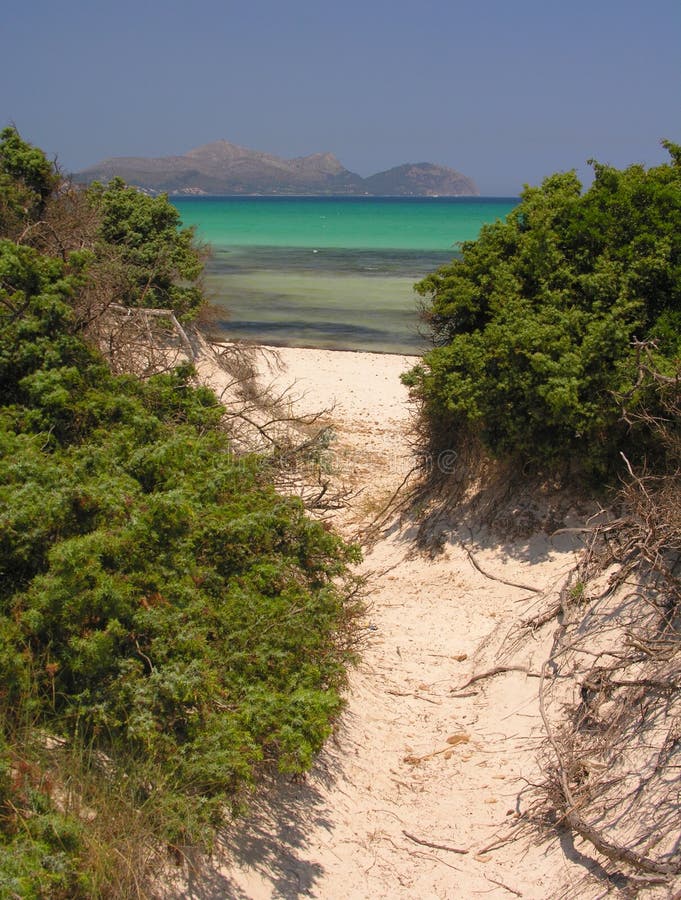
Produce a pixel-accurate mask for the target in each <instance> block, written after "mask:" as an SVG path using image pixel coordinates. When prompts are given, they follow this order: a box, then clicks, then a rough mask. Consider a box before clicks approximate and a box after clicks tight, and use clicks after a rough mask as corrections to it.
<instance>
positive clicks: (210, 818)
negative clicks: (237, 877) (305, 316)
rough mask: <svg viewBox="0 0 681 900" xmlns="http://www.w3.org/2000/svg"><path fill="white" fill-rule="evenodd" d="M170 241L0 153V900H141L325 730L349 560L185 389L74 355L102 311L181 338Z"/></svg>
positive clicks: (298, 764) (188, 273)
mask: <svg viewBox="0 0 681 900" xmlns="http://www.w3.org/2000/svg"><path fill="white" fill-rule="evenodd" d="M179 224H180V223H179V217H178V214H177V212H176V210H175V209H174V208H173V207H172V206H171V205H170V204H169V203H168V201H167V200H166V199H165V198H164V197H158V198H151V197H148V196H145V195H144V194H142V193H139V192H137V191H135V190H133V189H130V188H127V187H126V186H125V185H124V184H123V183H122V182H121V181H114V182H112V183H111V184H109V185H108V186H106V187H105V186H102V185H93V186H91V187H90V188H87V189H82V188H77V189H76V188H73V187H71V186H70V185H69V184H68V183H67V182H66V181H65V180H64V179H63V178H61V176H60V175H59V173H58V172H57V171H56V170H55V168H54V166H53V165H51V164H50V162H49V161H48V160H47V159H46V158H45V156H44V154H43V153H42V152H41V151H40V150H38V149H36V148H34V147H32V146H30V145H28V144H27V143H25V142H24V141H23V140H22V139H21V138H20V136H19V135H18V134H17V132H16V131H15V130H14V129H12V128H7V129H5V130H4V131H3V132H2V134H1V135H0V238H1V239H0V385H1V386H2V395H1V399H2V407H1V409H0V570H1V572H2V579H1V581H0V724H1V728H0V896H3V897H25V898H30V897H64V898H66V897H69V898H74V897H79V896H83V897H95V896H118V897H130V896H136V895H138V894H139V895H142V893H143V892H144V885H145V883H146V880H147V879H148V878H149V877H150V875H151V873H153V872H154V871H155V870H157V869H158V866H159V865H160V864H162V863H163V861H164V859H166V858H167V855H168V852H170V851H172V852H173V853H175V854H176V855H177V854H181V853H182V850H183V848H184V847H185V846H187V845H194V846H197V845H198V846H203V847H207V846H210V843H211V839H212V836H213V834H214V831H215V829H216V827H217V826H218V825H219V824H220V822H221V821H222V820H223V818H224V816H225V814H226V813H228V811H229V810H233V811H234V810H238V809H239V807H240V806H241V805H242V804H243V802H244V801H245V800H246V799H247V796H248V793H249V791H250V790H251V788H252V785H253V784H254V783H255V782H256V781H257V779H258V776H259V775H260V774H262V773H263V772H264V771H267V770H268V769H272V768H274V769H279V770H280V771H283V772H287V773H291V774H296V773H300V772H302V771H304V770H305V769H306V768H307V767H308V766H309V765H310V762H311V760H312V757H313V755H314V753H315V751H316V750H318V749H319V747H320V746H321V744H322V743H323V741H324V739H325V738H326V737H327V736H328V734H329V733H330V730H331V727H332V723H333V721H334V719H335V717H336V716H337V715H338V712H339V709H340V707H341V698H340V690H341V687H342V685H343V682H344V677H345V671H346V667H347V666H348V664H349V661H350V658H351V655H352V653H351V650H352V621H353V615H354V612H355V601H354V600H352V599H350V598H351V596H352V595H353V590H352V587H351V586H350V582H349V575H348V564H349V563H351V562H352V561H354V560H356V559H357V550H356V549H355V548H354V547H352V546H348V545H346V544H344V543H343V542H342V541H341V540H340V539H339V538H338V537H336V536H335V535H334V534H333V533H332V532H331V531H330V530H329V529H327V528H325V527H323V525H322V524H321V523H319V522H316V521H313V520H312V519H311V518H310V517H309V516H308V515H307V513H306V511H305V509H304V508H303V505H302V504H301V502H300V501H299V500H297V499H293V498H287V497H284V496H282V495H281V494H280V493H277V492H276V491H275V489H274V487H273V483H272V473H271V468H270V467H269V466H268V464H267V461H266V460H265V459H263V457H261V456H256V455H249V454H241V455H237V454H236V453H235V452H234V450H233V447H232V443H231V441H230V434H229V427H228V425H227V421H228V420H227V418H226V412H225V409H224V407H223V406H222V405H221V404H220V403H219V402H218V399H217V397H216V396H215V394H213V393H212V392H211V391H210V390H208V389H206V388H203V387H200V386H197V384H196V383H195V378H194V373H193V370H192V367H191V366H190V365H188V364H185V365H182V366H179V367H175V368H172V369H171V370H170V371H168V372H163V373H161V374H157V375H152V376H150V377H148V378H144V379H141V378H139V377H136V376H133V375H126V374H113V372H112V370H111V366H110V365H109V364H108V362H107V360H106V358H105V357H104V356H103V355H102V353H101V352H100V350H99V349H98V347H97V346H96V344H97V341H96V340H95V339H94V337H93V336H96V337H97V338H98V339H101V335H102V332H103V330H105V329H103V327H102V325H101V323H102V322H104V321H105V320H106V315H107V311H108V310H109V309H110V308H111V307H112V305H122V306H125V307H132V306H136V305H143V306H146V307H150V308H159V307H161V308H165V309H168V310H171V311H172V312H173V313H174V315H175V316H176V317H177V319H178V320H180V321H185V322H186V321H188V320H190V319H191V318H192V317H195V316H196V314H197V313H198V311H199V310H200V308H201V304H202V300H203V298H202V292H201V283H200V276H201V271H202V255H201V252H200V250H199V249H198V248H197V247H196V245H195V242H194V238H193V234H192V232H191V231H189V230H183V229H181V228H180V227H179Z"/></svg>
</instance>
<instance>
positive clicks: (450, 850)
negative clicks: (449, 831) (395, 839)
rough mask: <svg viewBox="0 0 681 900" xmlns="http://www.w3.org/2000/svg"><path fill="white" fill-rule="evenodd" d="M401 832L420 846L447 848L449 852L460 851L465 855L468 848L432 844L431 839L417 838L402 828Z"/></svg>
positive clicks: (434, 848)
mask: <svg viewBox="0 0 681 900" xmlns="http://www.w3.org/2000/svg"><path fill="white" fill-rule="evenodd" d="M402 834H403V835H404V836H405V837H406V838H409V840H410V841H413V842H414V843H415V844H420V845H421V846H422V847H430V848H431V849H432V850H447V851H448V852H449V853H460V854H461V855H462V856H465V855H466V854H467V853H468V850H461V849H460V848H459V847H450V846H449V844H434V843H433V842H432V841H424V840H423V838H418V837H416V835H415V834H409V832H408V831H404V830H402Z"/></svg>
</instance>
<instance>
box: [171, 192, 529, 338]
mask: <svg viewBox="0 0 681 900" xmlns="http://www.w3.org/2000/svg"><path fill="white" fill-rule="evenodd" d="M172 202H173V203H174V204H175V206H176V207H177V209H178V210H179V212H180V216H181V219H182V222H183V224H184V225H192V226H194V227H195V229H196V235H197V238H198V240H199V241H200V242H201V243H203V244H206V245H208V247H209V250H210V256H209V259H208V262H207V265H206V287H207V293H208V298H209V300H210V301H211V304H212V307H213V316H212V324H211V326H210V327H211V330H212V333H213V334H214V336H215V337H217V338H218V339H223V340H234V339H242V340H248V341H251V342H255V343H259V344H271V345H274V346H289V347H316V348H328V349H337V350H365V351H367V350H368V351H373V352H379V353H408V354H420V353H422V352H424V350H425V349H426V348H427V338H426V337H425V336H424V334H423V326H422V325H421V322H420V319H419V302H420V298H419V297H418V295H417V294H416V293H415V291H414V284H415V282H417V281H419V280H420V279H422V278H423V277H424V276H426V275H427V274H429V273H430V272H433V271H435V270H436V269H438V268H439V267H440V266H442V265H444V264H446V263H448V262H449V261H451V259H452V258H453V257H455V256H456V254H457V252H458V248H459V245H460V243H461V242H462V241H469V240H474V239H475V238H476V237H477V236H478V234H479V232H480V229H481V227H482V226H483V225H484V224H485V223H489V222H494V221H495V220H497V219H503V218H505V217H506V216H507V215H508V214H509V213H510V212H511V210H512V209H513V208H514V207H515V206H516V204H517V203H518V199H517V198H515V197H456V198H449V197H448V198H440V197H433V198H413V199H412V198H407V199H403V198H375V197H371V198H369V197H188V198H184V197H183V198H172Z"/></svg>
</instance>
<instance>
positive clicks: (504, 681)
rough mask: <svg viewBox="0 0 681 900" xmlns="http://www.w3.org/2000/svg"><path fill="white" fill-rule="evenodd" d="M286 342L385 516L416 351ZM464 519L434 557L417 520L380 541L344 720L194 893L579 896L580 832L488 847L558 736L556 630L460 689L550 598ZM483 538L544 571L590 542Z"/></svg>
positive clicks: (544, 576) (309, 402)
mask: <svg viewBox="0 0 681 900" xmlns="http://www.w3.org/2000/svg"><path fill="white" fill-rule="evenodd" d="M280 358H281V360H282V364H283V368H282V371H281V372H280V373H278V374H277V375H276V378H277V379H279V380H280V382H281V383H282V384H285V383H291V382H295V384H296V392H297V393H298V394H299V395H302V399H301V400H300V401H299V409H301V410H303V409H307V410H310V409H319V408H321V407H330V406H334V407H335V408H334V411H333V419H334V427H335V430H336V441H335V443H334V445H332V453H335V456H334V459H333V465H334V470H335V472H336V475H337V477H338V478H339V479H341V480H343V479H347V480H349V481H350V482H352V484H353V485H355V486H360V487H362V488H363V491H362V493H361V494H360V495H359V496H358V497H357V499H356V500H355V502H354V507H355V508H354V518H355V519H357V518H358V517H361V516H362V515H363V516H364V517H365V518H366V517H367V516H370V515H371V513H372V510H375V509H378V508H380V506H381V504H382V502H383V500H384V499H385V498H386V497H387V496H389V495H390V492H391V491H392V490H394V488H395V487H396V486H397V485H398V484H399V483H400V482H401V480H402V479H403V477H404V474H405V472H407V471H408V470H409V468H410V467H411V465H412V462H413V460H412V459H411V456H410V454H409V451H408V448H407V444H406V440H405V435H406V433H407V430H408V425H409V411H408V405H407V402H406V400H407V397H406V390H405V389H404V388H403V387H402V385H401V384H400V382H399V374H400V372H402V371H404V370H405V369H406V368H408V366H409V365H410V363H411V362H412V361H411V360H410V359H409V358H407V357H399V356H385V355H375V354H365V353H362V354H353V353H340V352H331V351H319V350H288V349H287V350H282V351H280ZM343 524H344V527H348V522H347V521H345V522H344V523H343ZM462 534H464V535H465V536H466V538H467V539H469V532H468V531H466V530H465V529H464V531H463V532H462ZM460 536H461V535H459V534H458V533H457V531H456V529H455V528H454V527H452V530H451V533H450V534H449V539H448V540H447V541H446V543H445V547H444V550H443V552H442V554H440V555H439V556H438V557H437V558H436V559H430V558H426V557H423V556H421V555H418V554H416V553H415V552H414V545H413V534H412V533H411V532H410V530H409V527H408V526H405V527H402V528H400V527H397V525H395V526H394V527H393V528H392V529H391V530H390V531H389V533H387V534H386V535H384V537H383V538H382V539H381V540H380V541H379V542H378V543H377V544H376V545H375V546H374V547H373V549H372V550H371V551H370V552H369V553H368V554H367V556H366V559H365V562H364V570H365V571H367V572H370V573H373V574H372V578H371V581H370V585H371V589H372V593H371V595H370V606H369V609H368V613H367V617H366V623H365V636H366V649H365V652H364V656H363V660H362V663H361V664H360V666H359V667H358V669H357V670H356V671H355V672H353V673H352V676H351V683H350V690H349V694H348V705H347V710H346V712H345V714H344V716H343V719H342V722H341V723H340V727H339V729H338V732H337V734H336V735H335V737H334V738H333V739H332V741H330V743H329V745H328V746H327V747H326V748H325V750H324V752H323V753H322V754H321V757H320V759H319V761H318V763H317V765H316V766H315V769H314V771H313V772H312V773H311V774H310V775H309V776H308V778H307V779H306V780H305V781H303V782H302V783H297V784H285V785H280V786H278V788H277V790H276V791H275V792H273V794H272V797H271V799H269V800H268V799H267V798H265V799H264V800H263V801H262V803H261V804H260V805H259V806H258V807H257V808H256V809H255V810H254V811H253V814H252V816H251V818H250V820H249V823H248V825H247V826H246V827H243V826H242V827H238V828H235V829H233V830H232V831H230V833H228V834H227V835H226V836H225V841H224V844H225V847H226V856H225V855H223V856H222V858H221V856H220V855H218V856H217V857H216V859H215V861H214V865H213V866H212V867H211V868H210V869H209V870H205V869H204V870H202V872H201V874H200V876H197V877H195V878H192V880H191V882H190V883H189V884H188V885H185V886H184V887H183V890H182V896H185V897H203V898H208V897H210V898H217V897H241V898H249V900H260V898H274V897H286V898H288V897H302V896H311V897H319V898H347V900H360V898H402V897H404V898H412V897H414V898H416V897H418V898H421V900H427V898H438V900H439V898H458V897H461V898H466V897H474V896H478V895H480V896H484V897H486V898H497V897H499V898H501V897H504V898H509V897H513V896H523V897H526V898H546V897H551V898H553V897H556V898H557V897H563V896H565V897H567V896H572V893H571V891H572V890H574V885H575V884H577V883H578V882H579V880H580V879H582V878H583V877H584V873H585V869H584V868H583V867H582V866H581V865H579V853H578V852H577V851H575V850H574V848H570V847H562V848H561V847H560V846H559V845H558V843H557V841H555V840H554V841H553V842H552V843H551V842H550V843H548V844H545V845H544V846H538V845H534V844H531V843H530V841H529V840H526V841H520V842H516V843H513V844H503V846H501V847H500V848H499V849H496V850H492V851H488V852H486V853H483V854H481V852H480V851H481V850H483V849H484V848H486V847H488V846H490V845H493V844H495V843H497V842H498V841H499V840H502V841H503V838H504V836H505V835H507V833H508V831H509V828H510V826H511V825H512V824H513V822H514V821H515V819H516V817H517V813H518V810H519V809H520V808H522V807H523V806H524V805H526V804H527V803H528V802H529V798H528V799H526V798H525V795H524V794H523V793H522V792H524V791H525V790H526V788H527V785H528V782H531V781H532V779H533V777H534V776H535V774H536V763H535V749H536V746H537V743H538V741H539V739H540V737H541V728H540V719H539V713H538V709H537V702H536V697H537V679H536V678H534V677H532V674H531V673H532V672H537V671H538V669H539V667H540V665H541V661H542V660H543V658H544V655H545V650H546V646H545V645H544V644H541V643H539V642H537V643H532V642H529V643H528V642H526V643H525V645H524V646H523V648H522V649H521V650H519V651H518V652H517V654H516V656H514V657H513V658H504V659H503V662H504V663H505V664H509V663H510V664H512V665H520V666H524V667H526V668H527V669H528V673H525V672H522V671H511V672H508V673H505V674H501V675H499V676H497V677H495V678H492V679H488V680H485V681H483V682H479V683H477V684H475V685H473V686H471V687H470V688H469V689H468V690H467V691H466V692H465V693H466V694H467V696H464V697H452V695H451V689H452V688H456V687H457V686H458V685H461V684H463V682H465V681H466V680H467V679H468V678H469V677H470V676H471V675H473V674H474V673H476V672H480V671H484V670H486V669H488V668H490V667H492V666H495V665H499V663H500V659H499V658H498V656H497V650H498V647H499V645H500V643H501V640H502V639H503V637H504V636H505V635H506V634H507V633H508V631H509V628H510V627H511V625H512V623H513V621H514V620H517V618H518V617H519V616H521V615H523V614H526V613H527V612H528V610H529V609H530V608H531V606H532V604H533V603H535V602H536V595H534V594H532V593H531V592H528V591H525V590H521V589H518V588H515V587H508V586H506V585H504V584H501V583H499V582H497V581H493V580H490V579H489V578H486V577H485V576H483V575H482V574H481V573H480V572H479V571H477V570H476V569H475V568H474V567H473V565H472V564H471V562H470V560H469V558H468V556H467V555H466V552H465V550H464V548H463V547H462V546H461V543H460ZM475 538H476V540H475V542H474V545H475V554H476V559H477V560H478V561H479V562H480V563H481V564H482V565H483V567H484V568H485V569H486V570H487V571H493V572H496V573H497V574H501V576H502V577H504V578H505V579H507V580H510V581H520V582H524V583H529V584H531V585H536V586H537V587H539V588H543V587H545V586H549V585H553V584H556V583H558V582H559V581H560V580H562V578H563V577H564V576H565V573H566V572H567V571H568V570H569V568H570V567H571V566H572V564H573V562H574V559H575V555H574V551H573V549H572V548H570V547H562V548H558V547H556V546H554V545H552V544H551V543H550V542H549V541H548V540H547V539H545V538H543V537H537V538H535V539H533V540H531V541H529V542H527V543H522V544H517V545H511V546H509V545H507V546H504V547H500V546H498V545H496V544H494V542H491V541H488V540H486V538H485V536H484V535H476V536H475ZM448 741H449V743H448ZM431 754H434V755H431ZM519 795H521V799H520V801H519V800H518V797H519ZM419 842H426V843H419ZM428 844H439V845H442V847H445V848H456V849H461V850H466V851H468V852H467V853H466V854H461V853H457V852H454V850H453V849H441V848H437V847H433V846H428ZM565 851H567V852H565ZM570 858H572V860H573V862H570ZM570 883H572V885H573V888H569V887H566V886H568V885H570ZM581 892H583V891H581Z"/></svg>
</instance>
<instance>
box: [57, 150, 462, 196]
mask: <svg viewBox="0 0 681 900" xmlns="http://www.w3.org/2000/svg"><path fill="white" fill-rule="evenodd" d="M115 176H120V177H121V178H123V179H124V180H125V181H126V182H127V183H128V184H131V185H134V186H136V187H139V188H141V189H142V190H144V191H148V192H149V193H161V192H164V193H168V194H171V195H185V196H191V195H230V194H237V195H238V194H243V195H253V194H256V195H263V194H264V195H278V194H291V195H301V194H303V195H304V194H310V195H315V194H316V195H324V194H341V195H346V194H347V195H355V196H366V195H368V196H396V197H433V196H442V197H458V196H475V195H477V194H478V193H479V191H478V189H477V187H476V185H475V183H474V182H473V181H472V180H471V179H470V178H467V177H466V176H465V175H462V174H461V173H460V172H457V171H456V170H455V169H450V168H447V167H446V166H437V165H434V164H433V163H427V162H421V163H406V164H405V165H402V166H396V167H395V168H392V169H388V170H387V171H385V172H378V173H377V174H376V175H371V176H369V177H368V178H362V177H361V176H360V175H357V174H355V173H354V172H351V171H349V169H346V168H345V166H343V165H342V163H340V162H339V161H338V159H337V158H336V157H335V156H334V155H333V153H313V154H312V155H310V156H301V157H297V158H295V159H282V158H280V157H278V156H274V155H272V154H270V153H261V152H260V151H258V150H249V149H247V148H246V147H240V146H238V145H237V144H232V143H230V142H229V141H214V142H212V143H210V144H205V145H203V146H202V147H197V148H196V149H194V150H190V151H189V152H188V153H185V154H184V156H160V157H155V158H149V157H134V156H117V157H112V158H111V159H105V160H102V162H99V163H97V164H96V165H94V166H90V167H89V168H87V169H84V170H83V171H82V172H78V173H76V175H75V176H74V177H75V179H76V181H79V182H86V183H89V182H91V181H103V182H107V181H110V180H111V179H112V178H114V177H115Z"/></svg>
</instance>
